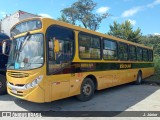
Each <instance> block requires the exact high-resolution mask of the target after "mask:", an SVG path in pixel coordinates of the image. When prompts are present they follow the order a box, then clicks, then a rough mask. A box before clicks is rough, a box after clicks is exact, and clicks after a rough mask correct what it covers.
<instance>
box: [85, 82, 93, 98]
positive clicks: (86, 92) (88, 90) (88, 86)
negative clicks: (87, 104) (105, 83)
mask: <svg viewBox="0 0 160 120" xmlns="http://www.w3.org/2000/svg"><path fill="white" fill-rule="evenodd" d="M91 92H92V86H91V85H90V84H89V83H87V84H85V85H84V86H83V93H84V95H85V96H89V95H90V94H91Z"/></svg>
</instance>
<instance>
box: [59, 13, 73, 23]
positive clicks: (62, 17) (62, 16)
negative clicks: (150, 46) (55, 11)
mask: <svg viewBox="0 0 160 120" xmlns="http://www.w3.org/2000/svg"><path fill="white" fill-rule="evenodd" d="M57 20H59V21H63V22H66V23H70V24H73V23H72V22H71V21H69V20H67V19H66V17H65V16H64V15H63V14H62V15H61V17H60V18H58V19H57Z"/></svg>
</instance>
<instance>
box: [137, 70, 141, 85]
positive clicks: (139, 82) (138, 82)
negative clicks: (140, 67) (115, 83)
mask: <svg viewBox="0 0 160 120" xmlns="http://www.w3.org/2000/svg"><path fill="white" fill-rule="evenodd" d="M141 83H142V72H140V71H139V72H138V74H137V80H136V81H135V84H136V85H140V84H141Z"/></svg>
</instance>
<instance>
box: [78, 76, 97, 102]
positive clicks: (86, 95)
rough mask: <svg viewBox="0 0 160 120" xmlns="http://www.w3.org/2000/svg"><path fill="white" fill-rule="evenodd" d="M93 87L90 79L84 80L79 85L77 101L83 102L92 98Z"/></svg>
mask: <svg viewBox="0 0 160 120" xmlns="http://www.w3.org/2000/svg"><path fill="white" fill-rule="evenodd" d="M94 91H95V85H94V82H93V81H92V79H90V78H85V79H84V81H83V82H82V85H81V90H80V92H81V93H80V95H78V96H76V97H77V99H78V100H80V101H82V102H85V101H88V100H90V99H92V97H93V96H94Z"/></svg>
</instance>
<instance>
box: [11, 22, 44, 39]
mask: <svg viewBox="0 0 160 120" xmlns="http://www.w3.org/2000/svg"><path fill="white" fill-rule="evenodd" d="M41 28H42V23H41V21H40V20H30V21H25V22H22V23H19V24H18V25H16V26H15V27H14V28H12V29H11V37H13V36H15V35H18V34H21V33H24V32H28V31H31V30H37V29H41Z"/></svg>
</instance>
